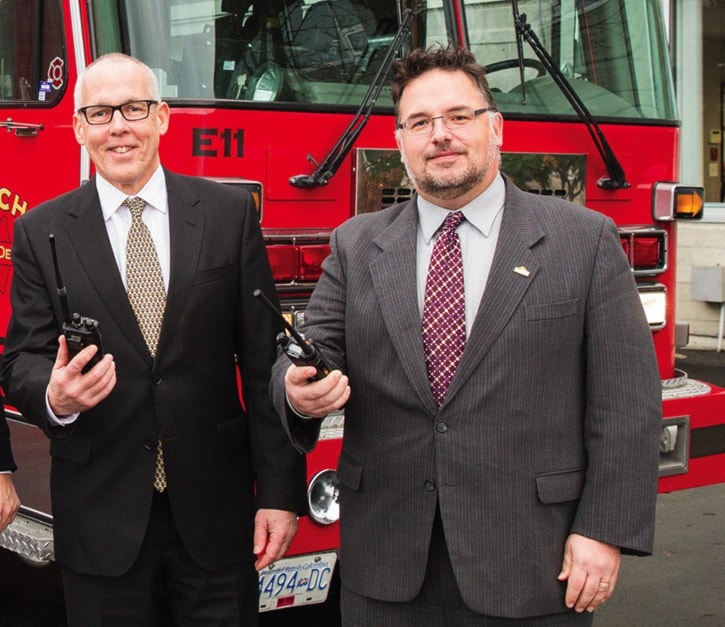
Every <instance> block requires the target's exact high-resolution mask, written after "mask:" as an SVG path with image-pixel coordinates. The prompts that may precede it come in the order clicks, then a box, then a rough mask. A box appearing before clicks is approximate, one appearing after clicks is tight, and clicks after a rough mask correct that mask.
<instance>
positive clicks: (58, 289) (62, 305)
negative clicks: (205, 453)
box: [48, 233, 72, 324]
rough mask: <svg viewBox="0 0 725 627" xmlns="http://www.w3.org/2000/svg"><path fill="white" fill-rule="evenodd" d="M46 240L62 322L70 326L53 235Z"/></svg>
mask: <svg viewBox="0 0 725 627" xmlns="http://www.w3.org/2000/svg"><path fill="white" fill-rule="evenodd" d="M48 240H49V241H50V251H51V253H52V254H53V268H54V269H55V283H56V286H57V287H56V290H55V291H56V292H57V294H58V298H59V299H60V309H61V311H62V312H63V322H65V323H66V324H71V320H72V319H71V315H70V307H69V306H68V294H67V293H66V291H65V286H64V285H63V277H61V276H60V266H59V265H58V255H57V253H56V252H55V235H53V234H52V233H51V234H50V235H48Z"/></svg>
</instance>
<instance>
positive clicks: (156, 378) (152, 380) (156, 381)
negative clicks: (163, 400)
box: [151, 374, 161, 385]
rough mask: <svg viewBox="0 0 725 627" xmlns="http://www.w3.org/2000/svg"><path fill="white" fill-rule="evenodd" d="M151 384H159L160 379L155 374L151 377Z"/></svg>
mask: <svg viewBox="0 0 725 627" xmlns="http://www.w3.org/2000/svg"><path fill="white" fill-rule="evenodd" d="M151 383H153V384H154V385H158V384H159V383H161V377H160V376H159V375H157V374H154V375H152V376H151Z"/></svg>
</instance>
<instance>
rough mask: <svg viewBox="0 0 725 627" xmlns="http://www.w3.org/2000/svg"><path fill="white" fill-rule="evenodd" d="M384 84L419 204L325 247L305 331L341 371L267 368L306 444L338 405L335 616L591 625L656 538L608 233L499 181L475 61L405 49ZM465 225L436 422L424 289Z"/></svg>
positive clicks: (491, 106)
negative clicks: (453, 365)
mask: <svg viewBox="0 0 725 627" xmlns="http://www.w3.org/2000/svg"><path fill="white" fill-rule="evenodd" d="M396 72H397V73H396V78H395V80H394V83H393V99H394V102H395V103H396V113H397V119H398V122H399V124H398V130H397V134H396V137H397V141H398V145H399V147H400V150H401V153H402V157H403V161H404V163H405V165H406V168H407V169H408V173H409V175H410V177H411V179H412V180H413V181H414V183H415V187H416V190H417V192H418V196H417V197H416V198H414V199H413V200H411V201H410V202H407V203H403V204H399V205H396V206H393V207H390V208H388V209H386V210H384V211H380V212H377V213H372V214H366V215H361V216H358V217H355V218H353V219H352V220H350V221H348V222H347V223H345V224H343V225H342V226H341V227H340V228H339V229H337V231H336V232H335V233H334V234H333V237H332V246H331V248H332V252H331V255H330V256H329V258H328V259H327V260H326V262H325V264H324V275H323V277H322V278H321V280H320V282H319V284H318V286H317V289H316V290H315V293H314V295H313V297H312V299H311V301H310V304H309V308H308V310H307V319H306V325H305V327H304V329H303V330H304V331H305V332H306V333H307V334H308V335H309V336H310V337H312V338H313V339H314V340H315V341H316V342H317V344H318V346H319V347H320V349H321V351H322V353H323V354H324V356H325V357H326V358H327V359H328V360H329V361H330V363H331V364H332V365H333V366H334V368H335V369H336V370H334V371H333V372H332V373H331V374H329V375H328V376H327V377H326V378H325V379H323V380H322V381H318V382H310V381H309V380H308V377H310V376H311V374H312V372H311V369H310V368H300V367H294V366H289V364H288V362H286V361H285V359H284V357H280V358H279V359H278V361H277V364H276V365H275V369H274V372H273V384H272V386H273V387H272V391H273V395H274V400H275V404H276V406H277V408H278V410H279V412H280V414H281V415H283V417H284V418H283V419H284V421H285V425H286V428H287V430H288V432H289V434H290V437H291V438H292V441H293V442H294V444H295V445H296V447H297V448H298V449H299V450H310V449H311V448H312V447H313V446H314V445H315V442H316V438H317V436H318V433H319V428H320V420H319V418H321V417H323V416H325V415H326V414H328V413H329V412H331V411H333V410H335V409H339V408H341V407H343V406H344V407H345V435H344V442H343V448H342V453H341V456H340V461H339V466H338V476H339V479H340V483H341V485H340V510H341V521H340V524H341V528H340V531H341V549H340V563H341V577H342V583H343V591H342V612H343V621H344V623H345V624H347V625H383V624H394V623H398V624H406V625H419V624H425V623H428V624H434V625H438V624H456V625H459V624H460V625H463V624H473V625H479V624H482V625H489V624H496V625H498V624H509V623H510V622H511V623H515V624H531V625H541V624H588V623H590V622H591V620H592V613H593V612H594V610H595V609H596V608H597V607H598V606H599V605H600V604H601V603H602V602H604V601H605V600H606V599H608V598H609V597H610V595H611V594H612V592H613V590H614V588H615V585H616V581H617V574H618V570H619V563H620V554H621V553H622V552H626V553H634V554H640V555H645V554H648V553H650V552H651V550H652V543H653V534H654V512H655V500H656V486H657V455H658V434H659V427H660V415H661V395H660V383H659V376H658V371H657V364H656V359H655V355H654V351H653V345H652V338H651V334H650V332H649V328H648V325H647V322H646V319H645V316H644V313H643V310H642V307H641V303H640V300H639V297H638V295H637V290H636V287H635V284H634V280H633V278H632V274H631V271H630V269H629V266H628V264H627V261H626V259H625V256H624V254H623V252H622V249H621V245H620V242H619V237H618V234H617V230H616V228H615V226H614V224H613V222H612V221H611V220H609V219H608V218H606V217H604V216H603V215H601V214H599V213H597V212H594V211H589V210H587V209H584V208H581V207H578V206H576V205H573V204H571V203H567V202H565V201H562V200H559V199H552V198H542V197H539V196H533V195H530V194H526V193H524V192H522V191H520V190H519V189H517V188H516V187H515V186H514V185H513V184H512V183H511V181H509V180H508V179H507V178H506V177H504V176H502V175H501V174H500V172H499V148H500V146H501V144H502V130H503V129H502V127H503V121H502V117H501V115H500V113H499V112H498V111H497V110H496V106H495V103H494V101H493V99H492V97H491V93H490V91H489V89H488V86H487V83H486V80H485V77H484V74H483V70H482V68H481V67H480V66H479V65H477V64H476V63H475V60H474V58H473V57H472V55H470V53H468V52H464V51H460V50H454V49H431V50H429V51H422V50H418V51H415V52H413V53H412V54H411V55H410V56H409V57H407V58H406V59H404V60H403V61H401V62H399V63H398V64H397V68H396ZM458 210H460V211H462V212H463V214H464V216H465V221H464V222H463V223H462V224H461V225H460V226H459V227H458V229H457V232H458V234H459V237H460V242H461V248H462V264H463V269H464V279H465V314H466V316H465V329H466V344H465V350H464V352H463V355H462V357H461V360H460V363H459V365H458V367H457V370H456V372H455V375H454V377H453V379H452V381H451V383H450V387H448V390H447V393H446V395H445V397H444V399H443V401H442V404H441V405H440V406H438V405H437V404H436V403H435V402H434V397H433V394H432V393H431V387H430V385H429V381H428V378H427V374H426V365H425V357H424V348H423V342H422V341H421V319H422V315H423V292H424V291H425V281H426V272H427V268H428V263H429V260H430V255H431V249H432V247H433V245H434V242H435V239H436V231H437V229H438V228H439V226H440V225H441V223H442V222H443V218H444V217H445V216H446V215H447V214H448V213H449V212H450V211H458Z"/></svg>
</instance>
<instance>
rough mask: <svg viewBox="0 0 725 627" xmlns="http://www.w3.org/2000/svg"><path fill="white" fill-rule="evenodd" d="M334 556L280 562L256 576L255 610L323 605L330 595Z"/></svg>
mask: <svg viewBox="0 0 725 627" xmlns="http://www.w3.org/2000/svg"><path fill="white" fill-rule="evenodd" d="M336 561H337V553H335V552H330V553H312V554H309V555H299V556H295V557H289V558H286V559H282V560H280V561H278V562H275V563H274V564H271V565H270V566H268V567H267V568H265V569H264V570H262V571H260V573H259V611H260V612H268V611H270V610H277V609H282V608H285V607H299V606H301V605H311V604H313V603H323V602H324V601H326V600H327V595H328V593H329V592H330V582H331V580H332V573H333V571H334V570H335V562H336Z"/></svg>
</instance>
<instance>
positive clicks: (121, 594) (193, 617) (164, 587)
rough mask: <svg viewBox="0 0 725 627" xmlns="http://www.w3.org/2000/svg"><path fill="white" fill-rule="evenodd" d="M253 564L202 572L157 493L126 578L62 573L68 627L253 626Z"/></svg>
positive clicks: (255, 581) (255, 587)
mask: <svg viewBox="0 0 725 627" xmlns="http://www.w3.org/2000/svg"><path fill="white" fill-rule="evenodd" d="M108 541H109V542H113V538H112V537H109V538H108ZM253 559H254V558H253V556H252V555H250V559H249V561H248V563H246V564H237V565H234V566H231V567H227V568H223V569H220V570H214V571H209V570H205V569H203V568H202V567H201V566H199V565H198V564H196V562H194V560H193V559H192V558H191V556H190V555H189V553H188V552H187V550H186V548H185V547H184V545H183V543H182V542H181V538H180V537H179V532H178V530H177V528H176V524H175V523H174V518H173V516H172V514H171V507H170V505H169V499H168V497H167V496H166V495H165V494H158V493H156V494H155V496H154V502H153V505H152V508H151V517H150V521H149V527H148V530H147V532H146V537H145V538H144V542H143V545H142V546H141V551H140V553H139V556H138V558H137V560H136V562H135V563H134V565H133V566H132V567H131V569H130V570H129V571H128V572H126V573H125V574H123V575H121V576H120V577H101V576H95V575H87V574H83V573H77V572H75V571H72V570H70V569H69V568H63V588H64V591H65V602H66V611H67V614H68V624H69V625H70V626H71V627H93V626H96V625H98V626H99V627H100V626H101V625H102V626H103V627H106V626H113V625H117V626H119V627H120V626H121V625H123V626H124V627H126V626H131V625H139V626H141V625H147V626H149V627H151V626H153V627H157V626H159V625H210V626H211V625H214V626H218V625H245V626H246V625H256V624H257V606H258V599H257V597H258V585H259V584H258V579H257V573H256V571H255V570H254V564H253Z"/></svg>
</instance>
